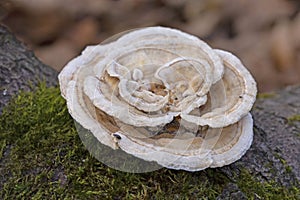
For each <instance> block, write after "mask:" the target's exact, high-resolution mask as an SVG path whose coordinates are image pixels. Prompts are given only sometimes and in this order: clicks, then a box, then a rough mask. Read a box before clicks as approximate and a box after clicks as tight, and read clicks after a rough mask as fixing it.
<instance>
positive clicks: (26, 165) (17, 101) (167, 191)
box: [0, 85, 228, 199]
mask: <svg viewBox="0 0 300 200" xmlns="http://www.w3.org/2000/svg"><path fill="white" fill-rule="evenodd" d="M65 104H66V103H65V101H64V99H63V98H62V97H61V96H60V91H59V89H58V88H46V87H45V85H41V86H39V88H38V89H36V91H34V92H21V93H20V94H19V95H18V96H17V97H15V98H14V99H13V100H12V101H11V103H10V104H9V105H8V106H7V107H6V108H5V109H4V111H3V115H2V116H1V117H0V124H1V127H0V133H1V134H0V150H1V152H0V153H1V154H0V155H2V154H3V153H2V152H3V149H5V148H6V147H8V146H9V147H10V151H9V155H8V156H9V159H7V160H5V163H3V165H4V166H3V170H2V172H3V174H2V175H3V176H5V177H9V179H8V180H7V181H6V182H5V183H4V185H3V186H0V199H15V198H16V199H58V198H62V199H63V198H66V199H95V198H96V199H112V198H114V199H123V198H125V199H149V198H150V197H151V198H152V197H154V198H156V199H174V198H177V199H185V198H187V197H190V198H194V199H195V198H199V197H200V198H202V197H206V198H208V199H214V198H216V197H217V196H218V195H219V194H220V193H221V191H222V190H223V187H224V185H225V184H226V182H227V181H228V180H227V179H226V178H224V177H225V176H224V175H222V172H220V171H219V170H217V169H211V170H206V171H205V172H198V173H188V172H184V171H174V170H168V169H160V170H158V171H155V172H151V173H144V174H130V173H125V172H121V171H117V170H114V169H111V168H108V167H107V166H105V165H103V164H102V163H100V162H99V161H98V160H96V159H95V158H94V157H92V156H91V155H90V154H89V152H88V151H87V150H86V148H85V147H84V145H83V144H82V142H81V140H80V138H79V136H78V134H77V132H76V128H75V125H74V121H73V119H72V118H71V117H70V116H69V114H68V111H67V108H66V105H65ZM206 174H209V178H207V176H206ZM215 177H218V178H215ZM0 182H1V181H0Z"/></svg>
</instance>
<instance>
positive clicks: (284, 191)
mask: <svg viewBox="0 0 300 200" xmlns="http://www.w3.org/2000/svg"><path fill="white" fill-rule="evenodd" d="M237 185H238V187H239V188H240V190H241V191H242V192H243V193H244V194H245V195H246V196H247V198H248V199H272V200H277V199H278V200H282V199H289V200H292V199H295V200H296V199H300V190H299V188H297V187H291V188H285V187H283V186H281V185H279V183H277V182H275V181H268V182H260V181H258V180H257V179H256V178H255V177H253V176H252V175H251V174H250V173H249V172H248V171H247V170H246V169H243V170H242V171H241V173H240V175H239V176H238V178H237Z"/></svg>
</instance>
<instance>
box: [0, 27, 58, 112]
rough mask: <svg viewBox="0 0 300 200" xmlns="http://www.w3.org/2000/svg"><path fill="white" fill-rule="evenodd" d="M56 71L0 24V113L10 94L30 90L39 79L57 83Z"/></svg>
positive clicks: (50, 83)
mask: <svg viewBox="0 0 300 200" xmlns="http://www.w3.org/2000/svg"><path fill="white" fill-rule="evenodd" d="M56 77H57V72H56V71H55V70H54V69H52V68H50V67H48V66H47V65H45V64H43V63H42V62H41V61H39V60H38V59H37V58H36V57H35V56H34V53H33V52H32V51H31V50H29V49H28V48H27V47H26V46H25V45H24V44H23V43H22V42H20V41H19V40H17V39H16V37H15V36H14V35H13V34H11V33H10V32H9V31H8V29H7V28H6V27H4V26H1V25H0V114H1V113H2V108H3V107H4V106H5V105H6V104H7V102H8V101H9V99H10V98H11V96H12V95H14V94H16V93H17V92H18V91H19V90H30V89H31V86H34V85H36V84H37V83H39V82H40V81H45V82H46V83H47V85H49V86H50V85H56V84H57V78H56Z"/></svg>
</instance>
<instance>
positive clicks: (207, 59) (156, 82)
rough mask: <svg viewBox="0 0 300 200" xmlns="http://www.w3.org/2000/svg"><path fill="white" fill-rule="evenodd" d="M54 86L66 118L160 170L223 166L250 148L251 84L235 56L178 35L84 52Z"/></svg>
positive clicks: (145, 33)
mask: <svg viewBox="0 0 300 200" xmlns="http://www.w3.org/2000/svg"><path fill="white" fill-rule="evenodd" d="M59 83H60V89H61V93H62V96H63V97H64V98H65V99H66V101H67V106H68V110H69V113H70V114H71V116H72V117H73V118H74V119H75V120H76V121H77V122H78V123H80V124H81V125H82V126H83V127H84V128H86V129H88V130H90V131H91V132H92V133H93V135H94V136H95V137H96V138H97V139H98V140H99V141H100V142H101V143H103V144H105V145H107V146H109V147H111V148H113V149H118V148H120V149H122V150H123V151H125V152H126V153H128V154H131V155H134V156H135V157H138V158H141V159H143V160H146V161H155V162H157V163H158V164H159V165H161V166H163V167H167V168H172V169H183V170H187V171H198V170H202V169H205V168H208V167H221V166H224V165H228V164H230V163H232V162H234V161H236V160H238V159H240V158H241V156H242V155H243V154H245V152H246V151H247V150H248V148H249V147H250V145H251V143H252V138H253V121H252V117H251V114H250V113H249V111H250V110H251V108H252V106H253V104H254V102H255V98H256V93H257V89H256V83H255V80H254V79H253V78H252V76H251V74H250V73H249V72H248V70H247V69H246V68H245V67H244V66H243V64H242V63H241V61H240V60H239V59H238V58H237V57H236V56H234V55H233V54H231V53H228V52H226V51H223V50H216V49H212V48H211V47H209V46H208V45H207V44H206V43H205V42H203V41H201V40H200V39H199V38H197V37H195V36H192V35H189V34H187V33H183V32H181V31H179V30H175V29H171V28H164V27H148V28H142V29H137V30H133V31H131V32H127V33H126V34H123V35H122V36H120V37H118V38H116V39H115V40H114V41H111V42H110V43H106V44H100V45H95V46H88V47H87V48H86V49H85V50H84V51H83V52H82V54H81V55H80V56H78V57H77V58H75V59H73V60H72V61H70V62H69V63H68V64H67V65H66V66H65V68H64V69H63V70H62V71H61V73H60V74H59Z"/></svg>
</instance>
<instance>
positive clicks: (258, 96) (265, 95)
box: [257, 93, 276, 99]
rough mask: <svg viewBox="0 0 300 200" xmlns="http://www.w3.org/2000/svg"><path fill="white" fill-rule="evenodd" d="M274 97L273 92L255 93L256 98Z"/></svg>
mask: <svg viewBox="0 0 300 200" xmlns="http://www.w3.org/2000/svg"><path fill="white" fill-rule="evenodd" d="M274 97H276V94H275V93H259V94H257V98H258V99H270V98H274Z"/></svg>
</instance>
